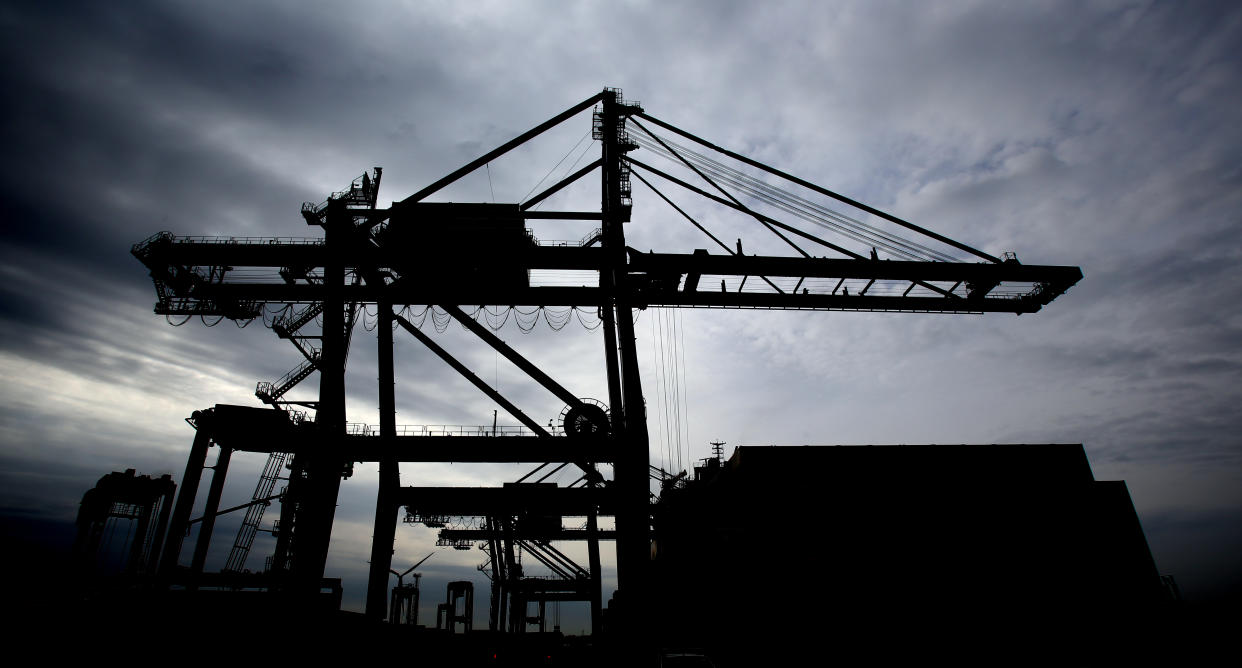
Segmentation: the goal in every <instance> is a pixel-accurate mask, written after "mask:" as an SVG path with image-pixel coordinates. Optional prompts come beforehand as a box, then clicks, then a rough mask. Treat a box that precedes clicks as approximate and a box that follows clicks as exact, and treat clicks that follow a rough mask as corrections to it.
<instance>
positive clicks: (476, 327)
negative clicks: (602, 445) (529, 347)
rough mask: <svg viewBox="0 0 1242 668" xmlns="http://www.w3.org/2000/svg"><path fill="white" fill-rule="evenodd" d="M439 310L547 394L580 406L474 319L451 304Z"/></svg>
mask: <svg viewBox="0 0 1242 668" xmlns="http://www.w3.org/2000/svg"><path fill="white" fill-rule="evenodd" d="M440 308H442V309H444V310H445V311H447V312H448V314H449V315H451V316H453V317H454V318H456V319H457V321H458V322H460V323H461V324H463V325H465V326H466V329H469V330H470V331H472V332H474V334H475V336H478V337H479V338H480V339H483V340H484V341H485V342H486V343H487V344H488V345H489V346H491V347H493V348H495V349H496V352H498V353H500V354H501V355H504V356H505V359H507V360H509V361H510V362H513V363H514V364H515V365H517V367H518V368H519V369H521V370H522V371H525V372H526V373H527V375H529V376H530V377H531V378H533V379H535V382H537V383H539V384H540V385H542V386H544V387H545V388H547V390H548V391H549V392H551V393H552V394H555V395H556V396H557V398H558V399H560V400H561V401H564V402H565V403H567V404H569V405H570V406H581V405H582V400H581V399H579V398H578V397H577V395H575V394H574V393H573V392H570V391H569V390H567V389H565V387H564V386H562V385H561V384H560V383H558V382H556V381H555V380H552V377H551V376H549V375H548V374H546V373H544V372H543V371H542V370H540V369H539V367H537V366H535V365H534V364H531V362H530V360H528V359H526V358H525V357H522V355H521V354H519V353H518V351H516V350H514V349H512V348H510V347H509V344H507V343H505V342H504V341H501V340H500V337H498V336H496V335H495V334H493V333H491V332H490V331H488V330H487V328H486V327H484V326H482V325H480V324H479V323H477V322H475V320H474V318H471V317H470V316H468V315H466V314H465V312H463V311H462V310H461V309H460V308H458V307H456V306H453V305H451V304H440Z"/></svg>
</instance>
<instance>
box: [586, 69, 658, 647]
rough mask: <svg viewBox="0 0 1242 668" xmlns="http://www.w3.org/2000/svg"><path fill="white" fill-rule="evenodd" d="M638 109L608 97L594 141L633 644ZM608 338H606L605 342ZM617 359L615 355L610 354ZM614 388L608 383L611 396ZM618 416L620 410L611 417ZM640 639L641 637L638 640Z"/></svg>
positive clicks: (643, 566)
mask: <svg viewBox="0 0 1242 668" xmlns="http://www.w3.org/2000/svg"><path fill="white" fill-rule="evenodd" d="M637 109H638V107H637V106H626V105H624V104H622V102H621V99H620V92H619V91H615V90H606V91H605V94H604V97H603V104H602V107H601V110H600V111H599V112H598V115H597V117H596V120H595V122H596V128H597V137H598V138H599V139H600V143H601V146H602V153H603V155H602V177H601V178H602V183H601V186H602V190H603V197H602V198H601V211H602V214H603V215H602V218H603V220H602V223H603V224H602V230H603V246H604V251H605V260H604V262H605V266H604V267H603V271H602V272H601V275H606V286H605V288H606V291H607V292H609V293H611V294H609V299H608V302H609V304H610V306H609V307H608V308H613V309H614V311H613V317H614V318H615V321H616V322H615V324H616V343H617V349H616V352H617V353H619V358H620V372H621V395H622V402H623V406H622V415H621V419H620V420H614V424H613V428H614V430H615V433H616V437H617V439H618V442H619V445H620V447H619V448H618V449H617V455H616V462H615V464H614V471H615V478H616V487H617V492H616V504H617V510H616V518H617V584H618V590H619V591H621V592H624V594H621V595H620V599H619V600H621V601H624V602H623V603H622V607H621V608H620V609H619V610H617V611H616V613H617V615H616V616H617V617H619V621H620V624H621V628H620V629H618V630H619V631H620V632H621V633H622V634H625V635H627V636H630V637H638V636H639V635H641V629H640V628H639V622H640V619H641V614H642V610H644V609H645V607H646V602H647V599H648V595H647V588H648V571H649V567H650V563H649V562H650V559H651V544H650V538H649V526H650V519H649V509H648V507H647V496H648V482H647V463H648V462H647V459H648V454H647V448H648V443H647V438H648V437H647V422H646V416H645V410H644V407H643V395H642V382H641V380H640V378H639V372H638V356H637V352H636V351H635V348H634V319H633V311H632V308H633V305H632V304H631V302H630V299H629V297H628V296H627V295H628V294H629V292H628V290H627V288H628V286H627V285H626V261H627V258H626V251H625V233H624V231H623V229H622V226H623V225H624V223H625V222H626V221H628V220H629V214H630V202H629V178H628V175H629V173H628V167H627V166H626V165H625V162H624V154H625V152H626V151H628V150H630V149H631V148H633V145H632V144H630V143H629V141H628V139H627V137H626V134H625V125H624V124H625V119H626V117H627V116H628V115H629V114H631V113H634V112H635V111H636V110H637ZM606 338H607V337H606ZM609 354H610V355H611V354H613V351H609ZM611 387H612V385H611V383H610V388H611ZM613 410H614V411H615V410H616V409H615V407H614V409H613ZM636 634H637V635H636Z"/></svg>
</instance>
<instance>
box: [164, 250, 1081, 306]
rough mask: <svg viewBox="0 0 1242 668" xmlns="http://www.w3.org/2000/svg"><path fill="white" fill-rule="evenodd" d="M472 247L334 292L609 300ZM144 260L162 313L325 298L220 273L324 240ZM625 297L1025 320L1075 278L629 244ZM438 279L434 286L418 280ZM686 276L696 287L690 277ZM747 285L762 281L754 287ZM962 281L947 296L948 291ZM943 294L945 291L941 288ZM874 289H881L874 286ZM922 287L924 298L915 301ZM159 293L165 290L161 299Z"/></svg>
mask: <svg viewBox="0 0 1242 668" xmlns="http://www.w3.org/2000/svg"><path fill="white" fill-rule="evenodd" d="M471 253H473V251H472V250H471V249H468V248H467V249H461V251H460V252H457V251H455V250H454V249H444V252H442V253H424V254H420V259H419V261H418V265H417V269H416V270H411V271H410V272H407V273H409V274H410V275H408V276H404V275H402V273H401V272H400V271H392V272H389V276H391V278H390V280H389V281H388V282H386V283H384V284H358V285H347V286H344V287H343V288H341V289H342V290H343V292H344V298H345V300H346V301H348V302H363V303H374V302H378V301H381V300H383V301H388V302H390V303H393V304H497V305H506V304H507V305H524V306H602V305H606V304H608V303H610V302H609V296H608V294H606V293H605V291H604V290H602V289H601V288H599V287H596V286H591V285H584V286H578V287H571V286H532V285H529V284H526V283H524V282H522V281H515V282H506V281H503V280H498V279H497V280H491V279H487V278H485V279H482V280H480V279H478V277H477V274H466V273H460V272H461V271H462V270H461V266H462V258H463V257H465V256H468V255H470V254H471ZM407 255H408V252H407V253H404V254H397V253H395V252H393V251H391V250H384V249H379V248H376V247H374V246H373V245H372V246H371V247H369V248H368V247H367V246H366V244H358V245H356V247H353V248H352V250H351V249H347V250H346V251H345V252H344V257H345V261H346V264H347V266H351V267H356V268H357V270H358V271H359V272H362V273H367V272H369V273H372V274H374V273H375V272H378V271H381V270H383V269H384V268H386V267H392V266H402V263H403V262H406V261H407V260H405V259H403V258H404V257H406V256H407ZM140 257H142V259H143V261H144V263H146V264H147V266H148V268H150V269H151V273H152V276H153V277H154V278H155V279H156V281H157V282H161V281H163V284H164V286H165V291H166V292H167V293H168V294H170V296H171V297H172V298H171V299H168V300H165V301H163V302H161V304H157V306H156V312H157V313H163V314H167V315H179V314H196V315H199V314H211V313H212V312H213V311H212V308H213V306H214V305H220V306H218V309H219V310H220V314H221V315H226V316H230V317H231V316H232V315H233V311H229V310H228V307H227V306H226V305H235V304H241V303H272V304H284V303H315V302H318V301H321V300H322V298H323V292H324V289H325V288H324V286H323V284H322V283H320V282H311V281H309V280H306V281H303V280H295V281H292V282H287V281H286V282H277V281H273V280H270V279H269V280H258V279H253V278H252V279H247V280H234V279H233V278H232V277H230V276H229V275H228V271H229V270H231V269H232V268H234V267H237V266H245V267H252V268H267V269H270V270H271V271H272V274H273V276H276V274H277V272H278V271H279V270H281V269H282V268H285V267H289V266H297V267H301V268H303V270H304V271H306V270H308V269H314V268H316V267H318V266H321V264H322V262H323V261H324V260H325V258H326V257H327V249H326V248H325V247H324V246H322V245H315V244H307V243H280V242H279V241H278V240H273V242H272V243H263V242H261V241H260V242H251V243H236V244H221V243H196V242H189V243H179V242H173V241H169V242H167V243H164V244H163V245H162V248H158V249H149V250H148V251H147V252H146V253H145V254H144V255H143V256H140ZM604 259H605V258H604V255H603V254H602V249H600V248H595V247H540V246H530V247H521V248H513V249H510V250H507V251H506V252H504V253H497V254H494V255H491V256H489V257H488V258H487V263H486V267H487V272H489V273H488V274H487V276H491V277H501V276H510V275H514V272H517V274H516V275H522V273H523V272H529V271H531V270H595V271H598V270H601V269H604V268H605V264H604ZM626 271H627V273H628V276H629V279H628V280H627V281H626V285H628V286H630V290H631V294H630V295H629V296H628V301H629V302H630V303H633V304H635V305H637V306H638V307H640V308H642V307H647V306H653V307H677V306H684V307H699V308H768V309H818V310H860V311H916V312H950V313H959V312H972V313H984V312H1002V313H1033V312H1035V311H1038V310H1039V309H1040V308H1041V307H1042V306H1043V305H1045V304H1047V303H1049V302H1050V301H1052V300H1053V299H1055V298H1056V297H1057V296H1059V295H1061V294H1062V293H1064V292H1065V291H1066V290H1067V289H1069V288H1070V287H1071V286H1073V285H1074V284H1075V283H1077V282H1078V281H1079V280H1080V279H1081V278H1082V272H1081V270H1079V269H1078V268H1077V267H1066V266H1044V265H1024V264H1019V263H1018V262H1016V261H1010V262H1003V263H953V262H923V261H900V260H872V259H861V260H859V259H839V258H816V257H809V258H803V257H775V256H755V255H710V254H707V253H706V252H703V251H699V252H696V253H640V252H637V251H634V250H633V249H630V251H629V253H628V259H627V264H626ZM187 273H194V274H195V275H202V276H218V277H219V279H218V280H214V281H208V280H193V281H186V280H181V281H174V280H173V279H170V278H166V277H170V276H174V275H177V276H184V275H186V274H187ZM707 275H711V276H716V277H729V278H740V277H799V278H802V279H805V278H823V279H838V280H846V279H857V280H869V281H889V282H909V283H911V284H915V283H917V284H919V285H920V286H927V285H929V284H930V283H932V282H936V283H939V284H942V285H941V286H939V287H934V289H935V290H937V291H938V292H933V291H929V290H920V291H919V292H916V293H915V294H908V292H909V291H908V290H907V291H906V292H903V293H901V294H895V293H893V292H892V291H890V293H888V294H875V293H874V292H873V293H872V294H866V293H865V292H866V291H865V290H863V291H859V290H857V289H856V290H855V293H854V294H850V293H849V292H848V288H847V289H846V290H845V291H843V292H837V290H835V289H834V290H833V291H832V292H826V291H825V290H822V289H821V290H819V291H810V290H803V291H802V292H799V293H795V292H794V291H787V292H774V291H771V290H770V289H768V288H764V289H763V290H764V291H752V292H741V291H737V290H730V291H725V290H715V289H713V288H714V286H713V285H710V284H704V285H703V286H702V289H700V287H699V285H698V281H699V277H700V276H707ZM428 276H435V277H437V279H438V280H426V279H427V277H428ZM690 277H693V279H692V280H687V279H688V278H690ZM1002 283H1020V284H1024V285H1025V287H1024V288H1023V290H1022V291H1021V292H1019V293H1017V294H1010V293H1008V292H1006V293H1003V294H990V293H991V290H992V289H993V288H995V287H996V286H998V285H1000V284H1002ZM752 285H760V282H759V281H758V280H756V281H755V283H753V284H752ZM959 285H960V286H965V287H964V289H962V290H960V291H959V292H953V291H952V290H953V288H955V287H956V286H959ZM945 288H949V289H948V290H946V289H945ZM877 292H878V290H877ZM920 292H921V293H922V294H920ZM161 294H163V293H161Z"/></svg>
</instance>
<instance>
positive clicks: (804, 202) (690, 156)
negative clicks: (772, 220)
mask: <svg viewBox="0 0 1242 668" xmlns="http://www.w3.org/2000/svg"><path fill="white" fill-rule="evenodd" d="M642 129H643V130H644V132H646V134H648V135H650V137H651V138H650V139H649V138H647V137H645V136H642V135H637V134H635V135H631V136H632V137H633V138H634V140H635V141H636V142H637V143H638V144H639V145H640V146H643V147H644V148H647V149H649V150H651V151H652V152H654V153H657V154H659V155H661V156H664V157H666V158H669V159H681V158H684V159H686V160H687V161H689V162H691V163H694V164H695V165H696V166H697V167H698V168H701V169H702V170H703V171H705V172H708V173H710V174H712V175H713V176H715V177H717V178H719V179H721V180H723V181H725V182H726V183H729V184H730V185H733V186H734V187H737V188H739V189H741V190H743V191H744V192H745V193H747V194H749V195H751V196H753V197H755V198H756V199H759V200H761V201H764V202H767V203H769V204H771V205H773V206H776V207H778V208H780V209H782V210H784V211H786V212H787V213H791V214H793V215H795V216H797V217H799V218H802V219H803V220H806V221H807V222H811V223H814V224H816V225H819V226H820V227H824V228H825V229H830V230H833V231H835V232H837V233H839V234H842V235H843V236H846V237H848V238H850V239H853V240H855V241H859V242H862V243H866V244H868V245H871V246H876V247H882V248H884V249H885V250H888V251H889V252H891V253H893V254H894V255H899V256H902V257H906V258H909V259H930V260H935V261H943V262H955V261H957V259H956V258H954V257H953V256H951V255H948V254H946V253H943V252H940V251H937V250H935V249H933V248H930V247H928V246H925V245H923V244H920V243H917V242H915V241H911V240H909V239H906V238H904V237H900V236H897V235H894V234H892V233H891V232H887V231H885V230H883V229H881V228H878V227H875V226H873V225H869V224H867V223H864V222H862V221H860V220H857V219H855V218H852V217H850V216H847V215H845V214H842V213H839V212H837V211H834V210H832V209H829V208H827V207H825V206H823V205H821V204H819V203H816V202H813V201H811V200H808V199H806V198H804V197H801V196H799V195H796V194H794V193H792V192H789V191H787V190H784V189H782V188H778V187H776V186H773V185H771V184H768V183H766V182H764V181H761V180H759V179H757V178H755V177H753V176H750V175H749V174H746V173H744V172H741V171H739V170H737V169H734V168H733V167H730V166H728V165H725V164H724V163H721V162H719V161H717V160H715V159H713V158H710V157H708V156H706V155H703V154H701V153H698V152H697V151H694V150H693V149H690V148H687V147H685V146H683V145H680V144H677V143H676V142H672V141H670V140H667V139H663V138H658V137H656V135H654V134H653V133H651V132H650V131H648V130H646V128H642ZM653 140H654V141H653ZM661 142H663V143H664V144H667V145H668V147H669V148H668V149H666V148H665V147H664V146H661V145H660V143H661ZM673 147H676V148H675V149H674V148H673ZM673 150H677V151H678V153H677V154H674V153H672V151H673ZM683 153H684V155H680V154H683Z"/></svg>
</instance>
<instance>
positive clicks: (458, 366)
mask: <svg viewBox="0 0 1242 668" xmlns="http://www.w3.org/2000/svg"><path fill="white" fill-rule="evenodd" d="M392 317H393V319H394V320H396V321H397V324H399V325H401V327H403V328H404V329H405V331H407V332H409V333H410V334H413V335H414V338H416V339H418V340H419V341H421V342H422V344H423V345H425V346H427V348H428V349H429V350H431V352H433V353H435V354H436V355H439V356H440V359H442V360H444V361H445V362H448V365H449V366H451V367H453V368H454V369H455V370H456V371H457V373H460V374H461V375H462V376H464V377H465V378H466V380H468V381H470V382H471V383H474V386H475V387H477V388H479V389H480V390H483V393H484V394H486V395H487V396H489V397H491V398H492V400H493V401H495V402H496V403H497V404H500V406H501V407H502V408H504V409H505V410H506V411H508V412H509V414H510V415H512V416H513V417H515V418H517V419H518V420H519V421H521V423H522V424H524V425H526V426H527V427H530V429H531V431H533V432H535V433H536V434H538V435H540V436H543V437H546V438H551V436H552V435H551V434H549V433H548V430H546V429H544V428H543V426H541V425H540V424H539V423H538V422H535V421H534V420H532V419H531V418H530V416H528V415H527V414H526V413H523V412H522V409H520V408H518V407H517V406H515V405H513V403H512V402H511V401H509V400H508V399H506V398H504V396H503V395H501V394H500V393H499V392H497V391H496V390H494V389H492V386H490V385H488V384H487V383H486V382H484V381H483V379H481V378H479V377H478V376H476V375H475V374H474V372H473V371H471V370H470V369H468V368H467V367H466V365H464V364H462V363H461V362H459V361H457V358H455V357H453V356H452V355H450V354H449V352H448V351H447V350H445V349H444V348H441V347H440V345H439V344H438V343H436V342H435V341H433V340H431V337H429V336H427V335H426V334H423V333H422V331H420V330H419V329H418V328H417V327H415V326H414V325H412V324H410V321H409V320H406V319H405V318H403V317H401V316H400V315H397V314H395V313H394V314H393V316H392Z"/></svg>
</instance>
